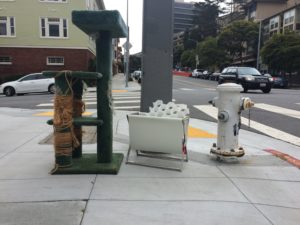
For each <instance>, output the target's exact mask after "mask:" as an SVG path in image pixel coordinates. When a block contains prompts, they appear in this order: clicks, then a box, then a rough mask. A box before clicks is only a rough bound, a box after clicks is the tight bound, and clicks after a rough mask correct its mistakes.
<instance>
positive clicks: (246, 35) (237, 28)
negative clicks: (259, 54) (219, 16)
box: [219, 20, 259, 64]
mask: <svg viewBox="0 0 300 225" xmlns="http://www.w3.org/2000/svg"><path fill="white" fill-rule="evenodd" d="M258 29H259V28H258V25H257V24H256V23H255V22H252V21H246V20H238V21H235V22H233V23H231V24H230V25H228V26H227V27H226V28H225V29H224V30H223V31H222V32H221V33H220V35H219V45H220V46H222V47H223V48H224V49H225V50H226V51H227V52H228V54H229V55H230V56H231V58H232V60H233V59H235V58H237V57H238V58H240V60H241V64H243V57H242V55H243V53H244V52H246V50H247V49H251V48H252V49H254V52H253V53H254V54H256V46H257V40H258Z"/></svg>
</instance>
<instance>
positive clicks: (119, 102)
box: [113, 100, 141, 104]
mask: <svg viewBox="0 0 300 225" xmlns="http://www.w3.org/2000/svg"><path fill="white" fill-rule="evenodd" d="M138 102H141V101H140V100H129V101H113V103H115V104H122V103H138Z"/></svg>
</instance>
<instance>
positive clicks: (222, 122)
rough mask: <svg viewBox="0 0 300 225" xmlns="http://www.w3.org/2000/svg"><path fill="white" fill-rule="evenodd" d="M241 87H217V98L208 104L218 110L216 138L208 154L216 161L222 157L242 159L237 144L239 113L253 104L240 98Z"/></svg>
mask: <svg viewBox="0 0 300 225" xmlns="http://www.w3.org/2000/svg"><path fill="white" fill-rule="evenodd" d="M242 90H243V88H242V86H241V85H238V84H234V83H225V84H221V85H219V86H218V87H217V91H218V97H215V98H214V99H213V100H212V101H210V103H211V104H212V105H213V106H215V107H217V108H218V138H217V143H214V144H213V146H212V148H211V150H210V153H212V154H214V155H216V156H217V157H218V159H220V158H224V157H242V156H243V155H244V154H245V151H244V149H243V147H241V146H239V144H238V137H239V130H240V127H241V111H242V110H246V109H249V108H251V107H252V106H253V105H254V103H253V102H252V101H251V99H250V98H247V97H242V98H241V96H240V92H241V91H242Z"/></svg>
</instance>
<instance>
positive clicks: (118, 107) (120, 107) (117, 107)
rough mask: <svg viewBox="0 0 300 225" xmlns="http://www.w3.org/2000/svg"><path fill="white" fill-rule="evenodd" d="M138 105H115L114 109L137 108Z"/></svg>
mask: <svg viewBox="0 0 300 225" xmlns="http://www.w3.org/2000/svg"><path fill="white" fill-rule="evenodd" d="M139 108H140V107H139V106H115V107H114V109H139Z"/></svg>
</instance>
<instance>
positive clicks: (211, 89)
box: [205, 88, 217, 91]
mask: <svg viewBox="0 0 300 225" xmlns="http://www.w3.org/2000/svg"><path fill="white" fill-rule="evenodd" d="M205 89H206V90H208V91H216V90H217V89H215V88H205Z"/></svg>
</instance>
